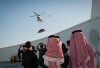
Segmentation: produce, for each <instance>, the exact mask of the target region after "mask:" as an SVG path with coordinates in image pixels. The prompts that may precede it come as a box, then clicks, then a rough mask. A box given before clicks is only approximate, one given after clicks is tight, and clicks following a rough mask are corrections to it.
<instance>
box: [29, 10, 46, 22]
mask: <svg viewBox="0 0 100 68" xmlns="http://www.w3.org/2000/svg"><path fill="white" fill-rule="evenodd" d="M45 12H46V11H44V12H43V13H41V14H37V13H36V12H34V14H35V15H33V16H30V17H35V16H37V22H39V23H40V22H43V19H42V17H41V15H42V14H44V13H45Z"/></svg>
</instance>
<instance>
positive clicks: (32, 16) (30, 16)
mask: <svg viewBox="0 0 100 68" xmlns="http://www.w3.org/2000/svg"><path fill="white" fill-rule="evenodd" d="M35 16H37V15H34V16H29V17H35Z"/></svg>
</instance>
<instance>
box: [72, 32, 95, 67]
mask: <svg viewBox="0 0 100 68" xmlns="http://www.w3.org/2000/svg"><path fill="white" fill-rule="evenodd" d="M70 56H71V68H94V58H95V52H94V51H93V49H92V47H91V46H90V45H89V44H88V42H87V40H86V38H85V36H84V35H83V33H82V32H75V33H73V34H72V36H71V38H70Z"/></svg>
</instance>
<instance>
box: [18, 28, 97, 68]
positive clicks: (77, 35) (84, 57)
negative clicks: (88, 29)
mask: <svg viewBox="0 0 100 68" xmlns="http://www.w3.org/2000/svg"><path fill="white" fill-rule="evenodd" d="M66 43H67V45H66V44H64V43H62V41H61V39H60V37H59V36H56V35H50V36H49V37H48V38H47V42H46V44H44V43H39V44H38V45H37V47H36V48H37V50H38V52H39V58H38V57H37V53H36V52H37V51H36V49H35V47H34V46H32V43H31V42H30V41H27V42H26V43H25V45H23V46H20V48H19V50H18V56H19V59H22V65H23V66H24V68H38V66H41V67H42V68H96V66H95V59H96V52H95V51H94V49H93V48H92V47H91V45H89V43H88V41H87V40H86V37H85V36H84V35H83V33H82V30H75V31H73V32H72V35H71V37H70V39H69V40H67V41H66Z"/></svg>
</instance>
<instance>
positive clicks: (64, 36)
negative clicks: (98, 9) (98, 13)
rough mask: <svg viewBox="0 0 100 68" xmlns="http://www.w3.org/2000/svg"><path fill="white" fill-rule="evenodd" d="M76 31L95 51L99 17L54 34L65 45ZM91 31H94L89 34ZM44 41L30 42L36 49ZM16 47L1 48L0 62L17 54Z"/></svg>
mask: <svg viewBox="0 0 100 68" xmlns="http://www.w3.org/2000/svg"><path fill="white" fill-rule="evenodd" d="M66 27H67V26H66ZM76 29H82V31H83V33H84V35H85V36H86V38H87V40H88V41H89V43H90V44H91V46H92V47H93V48H94V49H95V50H96V46H97V44H96V43H97V41H95V40H97V37H100V17H99V18H95V19H90V20H88V21H85V22H83V23H81V24H78V25H76V26H73V27H71V28H69V29H66V30H64V31H61V32H59V33H56V35H58V36H60V38H61V40H62V42H63V43H65V44H66V41H67V40H69V39H70V36H71V32H72V31H73V30H76ZM91 30H95V31H93V32H90V31H91ZM96 32H97V33H96ZM97 35H98V36H97ZM91 36H93V37H92V41H91V38H90V37H91ZM96 36H97V37H96ZM46 41H47V37H45V38H42V39H39V40H35V41H32V44H33V46H35V47H36V46H37V45H38V43H40V42H43V43H46ZM94 42H96V43H94ZM18 47H19V46H18V45H16V46H12V47H6V48H1V49H0V61H9V57H10V56H12V55H14V54H17V51H18Z"/></svg>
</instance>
